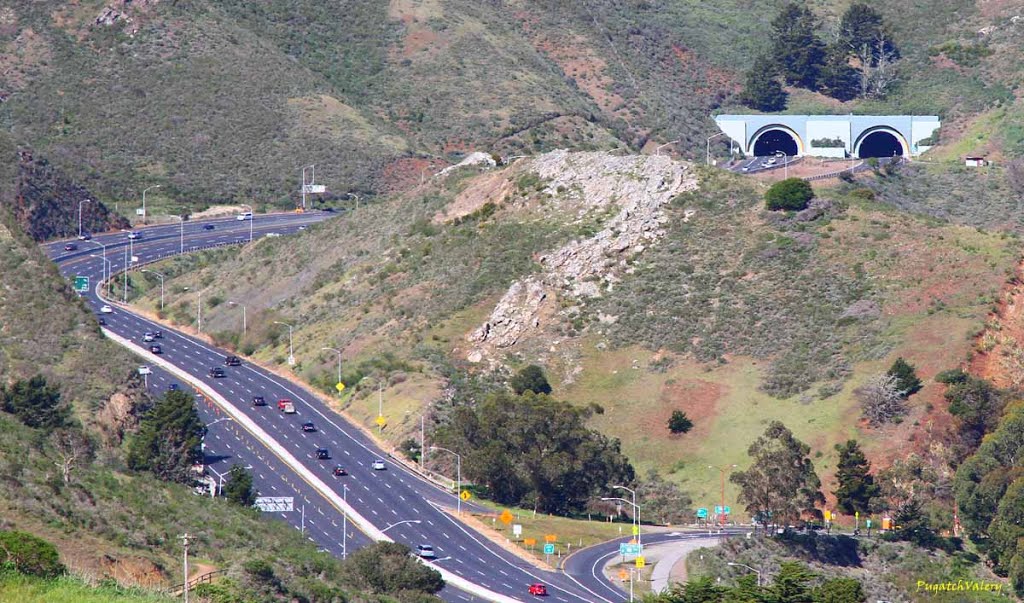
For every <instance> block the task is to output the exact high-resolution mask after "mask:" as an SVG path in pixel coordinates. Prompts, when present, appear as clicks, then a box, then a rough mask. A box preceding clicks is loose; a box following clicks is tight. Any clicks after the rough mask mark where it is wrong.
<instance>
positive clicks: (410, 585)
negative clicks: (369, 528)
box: [341, 542, 444, 594]
mask: <svg viewBox="0 0 1024 603" xmlns="http://www.w3.org/2000/svg"><path fill="white" fill-rule="evenodd" d="M341 567H342V570H344V572H343V573H345V574H347V575H350V576H352V579H353V581H354V582H353V583H354V584H357V585H359V586H360V588H362V589H369V590H370V591H371V592H373V593H377V594H398V593H408V592H415V593H428V594H434V593H436V592H438V591H440V590H441V589H442V588H443V587H444V580H442V579H441V574H440V573H438V571H437V570H435V569H434V568H432V567H429V566H426V565H424V564H421V563H418V562H417V561H416V559H415V558H414V557H413V556H412V555H411V554H410V551H409V547H407V546H405V545H404V544H400V543H397V542H377V543H374V544H371V545H368V546H365V547H363V548H361V549H359V550H358V551H356V552H354V553H352V554H351V555H349V556H348V559H346V560H345V561H342V562H341Z"/></svg>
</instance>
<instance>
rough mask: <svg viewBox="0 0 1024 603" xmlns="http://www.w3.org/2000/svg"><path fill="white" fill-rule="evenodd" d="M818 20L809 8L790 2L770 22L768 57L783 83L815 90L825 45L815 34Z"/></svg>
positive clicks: (823, 59)
mask: <svg viewBox="0 0 1024 603" xmlns="http://www.w3.org/2000/svg"><path fill="white" fill-rule="evenodd" d="M817 29H818V20H817V19H816V18H815V16H814V13H813V12H811V9H809V8H807V7H805V6H801V5H800V4H797V3H796V2H790V3H789V4H787V5H786V6H784V7H783V8H782V12H780V13H779V14H778V16H776V17H775V19H773V20H772V40H773V41H774V44H773V48H772V57H773V58H774V60H775V61H776V64H777V65H778V66H779V69H780V70H781V71H782V75H783V77H784V78H785V80H786V82H787V83H789V84H793V85H796V86H801V87H803V88H807V89H810V90H815V89H816V88H817V85H818V75H819V73H820V71H821V66H822V65H823V64H824V62H825V44H824V43H823V42H822V41H821V40H820V39H819V38H818V36H817V35H816V34H815V32H816V31H817Z"/></svg>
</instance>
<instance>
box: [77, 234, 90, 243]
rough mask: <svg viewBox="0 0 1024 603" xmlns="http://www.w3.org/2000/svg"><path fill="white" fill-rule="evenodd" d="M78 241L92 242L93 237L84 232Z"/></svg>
mask: <svg viewBox="0 0 1024 603" xmlns="http://www.w3.org/2000/svg"><path fill="white" fill-rule="evenodd" d="M78 240H79V241H90V240H92V235H91V234H89V233H87V232H83V233H82V234H80V235H78Z"/></svg>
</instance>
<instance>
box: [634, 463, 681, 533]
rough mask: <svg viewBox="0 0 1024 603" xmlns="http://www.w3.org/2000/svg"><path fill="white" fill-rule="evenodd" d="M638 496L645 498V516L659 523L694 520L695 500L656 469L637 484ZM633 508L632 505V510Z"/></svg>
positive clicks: (641, 498)
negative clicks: (693, 505)
mask: <svg viewBox="0 0 1024 603" xmlns="http://www.w3.org/2000/svg"><path fill="white" fill-rule="evenodd" d="M636 496H637V499H638V500H643V518H644V519H647V520H649V521H653V522H655V523H659V524H682V523H689V522H691V521H693V510H692V508H691V505H692V504H693V500H692V499H691V498H690V497H689V496H687V495H686V493H684V492H683V491H682V490H680V489H679V486H677V485H676V484H675V483H673V482H670V481H667V480H665V479H664V478H662V477H661V475H659V474H658V472H657V471H656V470H654V469H651V470H650V471H649V472H648V473H647V478H646V479H645V480H643V481H641V482H640V483H638V484H637V485H636ZM632 511H633V508H632V507H630V512H632Z"/></svg>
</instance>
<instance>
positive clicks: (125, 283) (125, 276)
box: [123, 246, 128, 304]
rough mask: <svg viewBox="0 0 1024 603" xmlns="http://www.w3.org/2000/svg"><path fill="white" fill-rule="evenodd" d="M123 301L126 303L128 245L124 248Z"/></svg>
mask: <svg viewBox="0 0 1024 603" xmlns="http://www.w3.org/2000/svg"><path fill="white" fill-rule="evenodd" d="M123 298H124V303H126V304H127V303H128V247H127V246H126V247H125V248H124V295H123Z"/></svg>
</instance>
